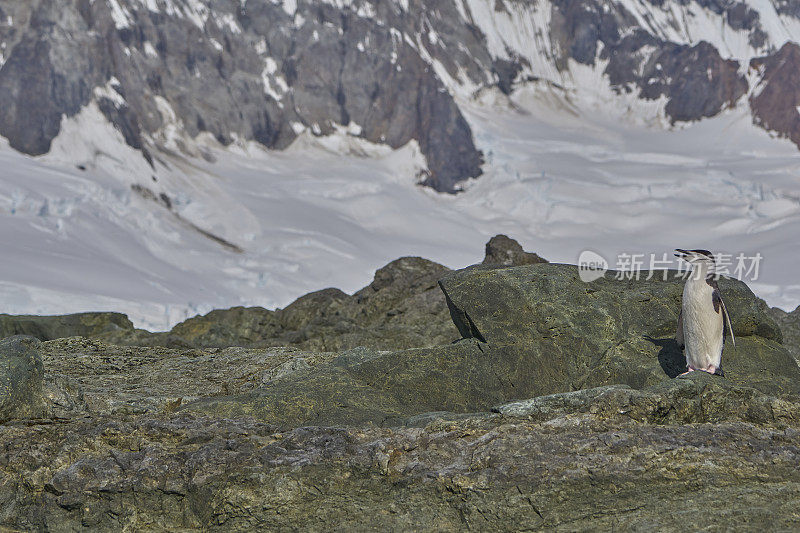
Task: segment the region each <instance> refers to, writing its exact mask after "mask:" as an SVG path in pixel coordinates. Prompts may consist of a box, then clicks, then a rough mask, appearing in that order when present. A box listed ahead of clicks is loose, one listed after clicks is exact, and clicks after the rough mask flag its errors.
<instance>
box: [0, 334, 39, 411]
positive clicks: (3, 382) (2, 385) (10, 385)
mask: <svg viewBox="0 0 800 533" xmlns="http://www.w3.org/2000/svg"><path fill="white" fill-rule="evenodd" d="M38 348H39V341H38V340H37V339H34V338H33V337H26V336H23V335H18V336H14V337H8V338H5V339H3V340H0V422H5V421H7V420H9V419H12V418H25V417H31V416H35V415H36V414H38V413H39V412H40V411H41V407H42V376H43V373H44V371H43V368H42V358H41V356H40V355H39V350H38Z"/></svg>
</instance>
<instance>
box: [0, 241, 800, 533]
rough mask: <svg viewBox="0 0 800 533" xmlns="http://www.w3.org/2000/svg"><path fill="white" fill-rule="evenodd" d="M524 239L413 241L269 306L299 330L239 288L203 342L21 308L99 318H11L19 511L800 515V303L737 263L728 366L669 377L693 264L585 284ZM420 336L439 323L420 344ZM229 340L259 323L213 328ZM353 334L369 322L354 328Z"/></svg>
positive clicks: (102, 523)
mask: <svg viewBox="0 0 800 533" xmlns="http://www.w3.org/2000/svg"><path fill="white" fill-rule="evenodd" d="M493 241H494V242H495V243H497V242H498V241H500V242H507V241H505V239H502V238H499V239H493ZM509 241H510V240H509ZM507 243H508V244H509V245H510V246H509V247H508V249H512V250H516V249H517V247H516V246H513V244H512V243H510V242H507ZM487 248H488V250H487V251H490V250H495V249H496V248H495V247H494V246H492V247H487ZM501 255H503V254H501ZM487 256H488V257H493V256H491V255H489V254H487ZM517 257H518V258H519V259H520V260H521V261H523V262H524V263H525V264H519V265H516V266H514V265H511V266H487V265H485V264H482V265H475V266H473V267H470V268H468V269H464V270H460V271H448V270H447V269H445V268H444V267H441V266H440V265H435V264H434V263H430V262H427V261H424V260H422V259H419V258H412V259H409V258H405V259H401V260H398V261H396V262H393V263H392V264H391V265H389V266H387V267H385V268H384V269H381V270H379V271H378V272H377V273H376V277H375V280H374V281H373V283H372V284H371V285H370V286H368V287H366V288H365V289H363V290H362V291H359V292H357V293H356V294H355V295H353V296H349V295H346V294H344V293H341V294H339V293H335V292H333V291H332V290H328V291H326V292H325V293H324V295H323V296H320V294H319V293H314V294H312V295H309V296H307V297H304V298H301V299H300V300H298V302H299V303H298V304H297V305H296V306H295V307H294V308H293V310H292V311H291V312H288V313H286V315H285V316H283V312H285V311H286V310H289V309H290V308H291V307H292V306H289V307H287V308H286V310H283V311H274V312H271V313H273V315H274V316H273V315H270V316H272V318H274V319H275V320H276V321H277V323H280V324H284V325H285V326H286V327H291V328H294V329H292V330H291V331H292V332H297V331H302V332H304V333H303V335H302V336H298V337H296V339H301V338H302V340H299V341H298V342H297V343H296V345H295V346H294V347H277V346H268V345H264V346H257V345H256V344H257V343H253V342H252V340H253V337H248V336H247V335H257V334H258V333H259V332H269V331H280V333H279V335H289V333H287V331H289V330H271V329H268V328H266V327H264V329H258V328H255V327H253V326H252V324H253V323H256V322H257V321H256V322H254V321H252V320H243V319H242V317H243V316H246V315H247V313H246V311H247V310H241V309H238V310H237V309H234V310H230V311H228V312H227V313H226V312H221V311H220V312H215V313H211V314H209V315H206V316H205V317H198V319H196V320H198V322H197V323H196V324H195V325H194V326H192V327H191V328H189V330H191V331H204V332H205V333H202V334H199V335H198V336H197V337H194V338H193V339H195V340H197V341H198V345H197V346H194V347H190V346H188V343H189V341H187V339H185V338H184V339H183V340H182V341H181V342H182V343H185V344H187V345H182V346H181V345H179V344H178V343H177V342H174V343H173V346H172V347H164V346H136V345H130V346H121V345H118V344H110V343H109V342H107V340H102V339H103V338H106V339H107V337H108V336H109V335H111V334H114V335H121V334H123V333H124V334H125V335H128V337H127V338H128V339H129V340H135V339H136V338H139V339H144V340H147V341H148V342H151V341H153V338H157V337H151V338H146V337H145V336H144V335H145V333H146V332H141V331H139V332H136V331H134V330H133V329H132V328H131V327H129V326H127V325H126V323H125V321H124V320H121V319H120V317H118V316H117V315H110V316H109V317H108V318H109V322H108V323H107V324H105V325H103V323H102V320H100V319H101V318H102V317H103V316H102V315H99V314H97V315H83V316H79V317H75V316H72V317H66V318H64V319H63V320H60V321H59V318H58V317H53V318H49V319H47V318H41V319H39V322H37V320H36V318H35V317H22V318H20V319H19V321H18V322H14V317H8V316H6V317H4V318H3V320H4V322H3V328H4V329H3V332H4V333H8V332H12V333H21V332H25V331H18V330H19V329H22V330H24V328H28V329H27V332H28V333H38V334H40V335H44V334H46V335H56V336H57V335H59V334H67V333H69V331H68V329H66V328H67V326H68V325H69V326H70V327H74V328H75V332H78V331H80V332H81V333H82V335H84V336H72V337H61V338H55V339H52V340H45V341H38V340H35V339H32V338H31V337H19V336H16V337H10V338H9V339H6V340H4V341H0V358H17V360H19V361H22V360H23V359H24V361H26V362H25V364H24V365H23V367H14V368H25V369H27V370H24V372H26V373H27V374H26V375H28V376H30V377H31V378H30V380H29V382H30V383H32V384H33V386H31V387H28V386H26V387H23V388H20V389H17V390H19V391H22V390H23V389H24V391H27V392H25V394H23V395H20V394H18V392H13V391H11V389H9V388H4V389H0V400H1V401H2V402H0V406H6V405H7V404H8V405H11V404H13V405H14V406H16V407H22V409H21V410H18V411H16V412H13V413H11V415H10V416H8V417H7V421H6V422H5V423H4V424H2V425H0V446H2V449H3V450H4V453H3V454H2V455H0V469H2V471H3V473H4V475H3V476H2V478H1V480H0V509H2V513H0V525H1V526H2V527H4V528H10V529H23V530H30V529H37V530H73V529H78V528H92V529H95V530H102V531H106V530H108V531H110V530H119V529H139V530H140V529H148V530H152V529H169V530H174V529H206V530H225V531H243V530H252V529H254V528H260V529H278V530H284V529H286V530H289V529H298V528H299V529H307V530H312V531H317V530H319V531H322V530H330V529H332V528H341V527H348V528H356V529H406V528H410V529H437V530H448V531H449V530H453V531H455V530H463V529H464V528H473V529H489V528H492V529H500V530H504V531H505V530H519V529H531V530H545V529H566V530H573V531H574V530H596V529H597V528H620V529H641V528H645V527H647V528H653V527H655V528H658V529H659V530H664V531H680V530H683V529H684V528H685V524H686V521H687V520H691V521H692V524H694V525H696V526H697V527H698V528H706V529H727V528H731V527H736V528H737V529H744V530H749V529H753V530H755V529H763V528H764V527H767V528H770V529H794V528H796V527H798V525H800V515H799V514H798V513H797V509H798V508H800V506H798V503H800V489H799V488H800V478H798V474H797V469H796V465H797V461H798V460H799V459H800V455H799V454H800V367H798V364H797V362H796V361H795V360H794V359H793V357H792V355H791V352H790V351H789V350H791V349H795V348H796V346H794V345H792V344H790V343H792V342H794V341H793V340H791V339H793V338H794V337H792V335H794V333H792V331H793V330H791V329H786V327H785V324H784V322H785V323H792V322H793V315H794V314H791V316H790V315H789V314H786V316H779V317H778V319H779V320H778V322H776V321H775V320H774V319H773V318H772V316H775V312H774V311H773V310H769V309H767V308H766V306H765V305H764V303H763V302H761V301H760V300H758V299H757V298H756V297H755V296H754V295H753V294H752V292H750V290H749V289H748V288H747V287H746V286H745V285H744V284H743V283H741V282H738V281H735V280H728V279H723V280H721V281H720V287H721V290H722V291H723V294H724V295H725V298H726V302H727V305H728V308H729V311H730V314H731V316H732V317H733V328H734V331H735V333H736V335H737V345H736V347H735V348H733V347H732V346H727V347H726V348H725V354H724V358H723V364H724V366H725V369H726V375H727V377H726V378H724V379H723V378H719V377H717V376H709V375H705V374H701V373H695V375H691V376H689V377H688V378H687V379H673V376H674V375H675V374H676V373H677V372H679V371H681V370H682V361H681V353H680V351H679V349H678V347H677V345H676V343H675V341H674V339H673V335H674V327H675V317H676V316H677V309H678V306H679V304H680V289H681V283H680V281H679V280H674V279H671V278H669V277H668V279H666V280H664V279H659V277H658V276H654V278H653V279H650V280H639V281H637V280H615V279H613V273H612V274H609V275H607V276H606V277H604V278H601V279H598V280H596V281H594V282H592V283H584V282H582V281H580V279H579V278H578V275H577V269H576V268H575V267H574V266H570V265H557V264H549V263H546V262H544V263H542V262H538V263H533V264H530V262H529V259H530V255H523V256H517ZM492 262H493V260H492V259H489V260H488V261H486V263H492ZM390 267H391V268H390ZM437 279H438V280H439V286H440V287H441V291H440V292H439V297H438V299H437V298H435V297H434V294H435V293H434V292H433V291H434V290H436V291H439V288H438V287H436V285H435V283H436V280H437ZM431 283H434V286H433V288H431ZM382 291H386V292H382ZM358 295H361V296H360V297H359V296H358ZM366 296H369V297H366ZM401 296H402V297H401ZM359 298H360V300H359ZM351 299H352V301H351ZM296 303H297V302H296ZM293 305H295V304H293ZM351 306H359V307H354V308H351ZM437 306H439V307H440V309H439V310H438V311H437V312H436V313H433V314H431V311H432V310H434V309H435V308H436V307H437ZM398 308H402V309H404V312H403V313H394V312H393V311H394V310H396V309H398ZM352 309H358V311H353V310H352ZM416 310H419V311H420V313H419V316H418V317H417V318H416V319H411V318H410V317H411V316H412V315H414V312H415V311H416ZM337 312H338V313H339V314H338V315H337V314H336V313H337ZM350 313H352V314H350ZM440 313H441V314H443V315H444V318H446V320H447V322H448V324H446V325H447V326H448V327H449V330H439V329H438V327H439V326H438V325H437V324H439V322H438V320H439V318H440ZM342 316H344V317H345V319H347V317H356V318H353V320H356V323H357V317H359V316H360V317H363V318H364V324H365V326H364V328H363V330H361V331H360V332H358V334H357V335H356V334H354V333H353V332H352V331H351V329H352V328H351V327H347V328H345V327H343V329H342V330H341V331H339V330H336V328H335V327H333V326H331V324H334V325H335V324H336V322H335V320H338V319H334V318H331V317H342ZM403 316H405V317H407V318H406V319H404V320H405V322H396V320H398V318H397V317H403ZM423 317H427V318H429V322H425V321H424V320H422V318H423ZM432 317H433V318H432ZM451 318H452V322H451ZM112 319H113V321H112ZM393 320H394V321H395V322H393ZM215 321H216V323H217V325H218V326H219V327H218V328H215V327H214V326H213V324H214V322H215ZM332 321H333V322H332ZM779 324H780V325H779ZM444 325H445V324H444V323H442V324H441V326H444ZM270 327H273V326H270ZM10 328H12V329H10ZM13 328H17V329H13ZM403 330H405V331H404V333H403V334H402V335H399V334H398V331H403ZM212 331H215V332H216V333H214V335H211V333H210V332H212ZM445 331H448V332H450V333H454V335H453V338H457V337H459V336H460V337H461V339H460V340H457V341H456V342H451V341H452V340H453V338H449V334H448V333H445ZM243 332H249V333H247V334H243ZM412 332H413V334H412ZM382 333H385V334H386V345H385V346H381V345H380V339H381V337H380V335H381V334H382ZM459 333H460V335H459ZM136 335H138V336H139V337H136ZM151 335H152V334H151ZM173 335H175V333H173ZM204 335H206V336H205V337H204ZM208 335H211V336H208ZM226 335H227V336H226ZM337 335H338V336H339V337H340V338H339V339H338V340H337ZM429 335H431V336H432V337H428V336H429ZM123 337H124V335H123ZM123 337H120V338H123ZM279 338H280V337H275V338H272V339H267V342H268V343H270V342H273V341H275V342H277V339H279ZM284 338H289V337H284ZM426 338H427V339H428V341H430V340H431V339H437V340H436V341H435V343H431V342H428V343H427V344H428V345H427V346H423V345H420V346H417V347H413V348H412V347H410V346H401V345H403V344H405V343H407V344H413V343H416V342H418V341H419V339H426ZM210 339H211V340H213V341H214V342H217V343H222V341H223V339H229V340H237V339H238V340H241V341H245V342H243V344H250V346H249V347H242V346H227V347H202V346H201V345H200V344H201V343H203V342H209V340H210ZM314 339H318V340H317V341H314ZM443 339H447V340H443ZM161 340H162V341H163V337H161ZM359 340H362V341H363V340H371V341H372V342H374V345H373V346H368V345H362V346H360V347H353V348H347V349H345V348H341V347H345V346H349V345H350V344H351V343H355V342H358V341H359ZM315 342H319V344H316V345H315V344H314V343H315ZM304 343H305V344H306V345H307V346H326V347H329V346H334V345H336V346H340V348H336V349H332V348H325V350H327V351H320V349H319V348H314V347H312V348H309V347H302V345H303V344H304ZM787 343H789V344H787ZM393 346H395V347H393ZM23 354H24V355H25V357H23V358H22V359H20V355H23ZM3 368H4V369H5V368H9V369H11V368H12V367H6V366H4V367H3ZM37 368H38V369H39V370H37ZM42 368H43V369H44V370H43V375H42V373H41V369H42ZM8 372H12V373H14V372H16V373H17V374H14V375H15V376H16V375H18V373H19V371H18V370H13V369H12V370H9V371H8ZM37 372H38V374H37ZM10 375H11V374H8V373H6V374H2V373H0V381H1V380H3V379H5V376H10ZM37 376H38V379H37ZM13 381H14V382H19V380H18V379H16V378H15V379H14V380H13ZM37 383H38V385H39V386H40V387H41V389H37V388H36V384H37ZM3 408H4V409H5V407H3ZM4 412H8V411H7V410H6V411H4ZM709 505H711V506H712V507H713V508H714V509H715V512H714V513H708V512H706V510H707V508H708V506H709ZM751 526H752V527H751Z"/></svg>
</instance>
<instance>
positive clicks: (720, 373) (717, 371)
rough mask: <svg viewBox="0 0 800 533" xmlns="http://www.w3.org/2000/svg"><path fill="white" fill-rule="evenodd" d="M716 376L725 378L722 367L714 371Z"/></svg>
mask: <svg viewBox="0 0 800 533" xmlns="http://www.w3.org/2000/svg"><path fill="white" fill-rule="evenodd" d="M714 375H715V376H722V377H723V378H724V377H725V372H724V371H723V370H722V365H720V366H718V367H717V369H716V370H714Z"/></svg>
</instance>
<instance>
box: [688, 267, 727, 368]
mask: <svg viewBox="0 0 800 533" xmlns="http://www.w3.org/2000/svg"><path fill="white" fill-rule="evenodd" d="M713 290H714V289H713V288H712V287H711V286H710V285H709V284H708V283H706V281H705V280H704V279H700V280H695V279H690V280H689V281H687V282H686V285H685V286H684V288H683V302H682V309H683V341H684V344H685V346H686V348H685V350H686V363H687V364H689V365H690V366H692V367H694V368H706V367H708V366H709V365H714V366H716V367H719V366H720V361H721V359H722V346H723V342H724V336H723V326H724V320H723V314H722V309H721V307H718V310H716V311H715V310H714V301H713Z"/></svg>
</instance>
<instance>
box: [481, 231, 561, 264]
mask: <svg viewBox="0 0 800 533" xmlns="http://www.w3.org/2000/svg"><path fill="white" fill-rule="evenodd" d="M547 262H548V261H547V259H543V258H541V257H539V256H538V255H537V254H535V253H532V252H526V251H525V250H523V249H522V245H521V244H520V243H518V242H517V241H515V240H514V239H512V238H511V237H509V236H508V235H495V236H494V237H492V238H491V239H489V242H487V243H486V256H485V257H484V258H483V264H484V265H494V266H519V265H533V264H536V263H547Z"/></svg>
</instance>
